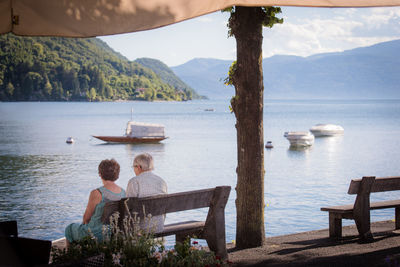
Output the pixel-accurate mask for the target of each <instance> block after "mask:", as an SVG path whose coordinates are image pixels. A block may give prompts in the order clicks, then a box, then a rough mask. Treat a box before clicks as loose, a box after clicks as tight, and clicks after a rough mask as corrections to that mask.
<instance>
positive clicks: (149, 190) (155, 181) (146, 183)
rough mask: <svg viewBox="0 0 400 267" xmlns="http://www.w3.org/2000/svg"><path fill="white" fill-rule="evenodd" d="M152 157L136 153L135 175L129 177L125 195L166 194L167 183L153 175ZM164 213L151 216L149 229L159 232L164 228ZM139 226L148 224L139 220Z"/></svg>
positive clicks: (143, 226)
mask: <svg viewBox="0 0 400 267" xmlns="http://www.w3.org/2000/svg"><path fill="white" fill-rule="evenodd" d="M153 169H154V161H153V157H152V156H151V155H150V154H147V153H144V154H140V155H137V156H136V157H135V159H134V160H133V171H134V172H135V174H136V176H135V177H133V178H131V179H130V180H129V182H128V186H127V188H126V196H127V197H148V196H154V195H159V194H167V184H166V183H165V181H164V180H163V179H162V178H161V177H159V176H157V175H155V174H154V173H153V172H152V170H153ZM164 219H165V215H158V216H154V217H152V218H151V224H150V225H151V228H152V229H151V230H154V231H155V232H161V231H162V230H163V228H164ZM140 225H141V227H142V228H145V227H147V226H148V224H144V222H141V224H140ZM153 227H154V228H153Z"/></svg>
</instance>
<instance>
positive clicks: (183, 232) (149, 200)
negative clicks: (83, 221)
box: [102, 186, 231, 258]
mask: <svg viewBox="0 0 400 267" xmlns="http://www.w3.org/2000/svg"><path fill="white" fill-rule="evenodd" d="M230 191H231V187H230V186H218V187H215V188H210V189H203V190H195V191H188V192H181V193H175V194H165V195H157V196H152V197H144V198H128V202H127V205H128V208H129V212H131V213H132V212H137V213H138V214H139V216H140V217H141V218H143V210H145V212H146V215H147V214H151V215H152V216H156V215H162V214H167V213H172V212H178V211H185V210H192V209H199V208H205V207H209V209H208V214H207V218H206V220H205V221H184V222H179V223H174V224H168V225H164V230H163V231H162V232H160V233H156V234H155V236H156V237H163V236H169V235H175V240H176V242H184V241H185V239H186V238H187V237H189V238H190V237H194V236H195V237H196V238H199V239H205V240H206V241H207V244H208V247H209V248H210V250H211V251H213V252H214V253H215V254H216V255H218V256H220V257H222V258H227V255H228V254H227V251H226V240H225V205H226V203H227V201H228V197H229V193H230ZM125 200H126V198H124V199H121V200H120V201H112V202H108V203H106V205H105V206H104V212H103V216H102V221H103V222H104V223H105V224H107V223H109V218H110V216H111V215H112V214H113V213H115V212H119V220H120V222H119V225H122V224H121V223H122V219H123V218H124V217H125V216H126V207H125V203H124V202H125Z"/></svg>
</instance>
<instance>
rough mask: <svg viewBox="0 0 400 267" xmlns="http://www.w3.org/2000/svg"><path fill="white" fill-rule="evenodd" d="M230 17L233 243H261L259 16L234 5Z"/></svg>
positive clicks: (253, 9) (258, 10)
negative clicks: (235, 163) (233, 63)
mask: <svg viewBox="0 0 400 267" xmlns="http://www.w3.org/2000/svg"><path fill="white" fill-rule="evenodd" d="M233 16H234V17H233V19H231V21H230V26H231V29H232V34H233V35H234V36H235V38H236V47H237V62H236V70H235V71H234V74H233V81H232V82H233V84H234V86H235V91H236V96H235V97H234V98H233V99H232V103H231V104H232V108H233V111H234V113H235V116H236V129H237V149H238V152H237V153H238V167H237V170H236V171H237V175H238V178H237V186H236V193H237V198H236V210H237V219H236V223H237V226H236V247H237V248H239V249H243V248H251V247H257V246H262V245H263V243H264V241H265V229H264V130H263V91H264V85H263V74H262V38H263V37H262V18H263V13H262V10H261V8H260V7H236V10H235V13H234V14H233Z"/></svg>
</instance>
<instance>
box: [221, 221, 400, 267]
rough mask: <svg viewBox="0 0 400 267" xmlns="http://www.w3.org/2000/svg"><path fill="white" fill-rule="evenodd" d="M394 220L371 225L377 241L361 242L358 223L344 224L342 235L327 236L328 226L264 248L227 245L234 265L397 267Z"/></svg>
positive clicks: (270, 241) (399, 239)
mask: <svg viewBox="0 0 400 267" xmlns="http://www.w3.org/2000/svg"><path fill="white" fill-rule="evenodd" d="M394 227H395V226H394V221H381V222H374V223H372V224H371V229H372V233H373V235H374V240H373V241H372V242H368V243H366V242H361V241H360V240H359V238H358V236H357V234H358V233H357V228H356V227H355V225H351V226H345V227H343V238H342V239H340V240H337V241H334V240H330V239H329V238H328V236H329V231H328V229H323V230H316V231H310V232H302V233H297V234H291V235H284V236H275V237H269V238H267V239H266V243H265V245H264V246H262V247H258V248H252V249H245V250H238V251H235V249H234V248H233V245H232V244H228V248H229V250H228V252H229V260H230V261H232V262H233V266H398V267H400V230H394V229H395V228H394Z"/></svg>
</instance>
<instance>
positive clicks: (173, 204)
mask: <svg viewBox="0 0 400 267" xmlns="http://www.w3.org/2000/svg"><path fill="white" fill-rule="evenodd" d="M220 188H222V189H223V190H229V191H230V186H221V187H220ZM214 192H215V188H210V189H202V190H195V191H188V192H181V193H174V194H165V195H157V196H151V197H144V198H128V202H127V204H128V207H129V211H130V212H133V211H134V212H138V215H139V216H140V217H142V216H143V207H145V210H144V212H145V214H146V215H147V214H151V215H152V216H156V215H161V214H166V213H171V212H178V211H184V210H191V209H199V208H205V207H209V206H210V203H211V200H212V198H213V196H214ZM125 200H126V198H125V199H121V200H120V201H112V202H108V203H106V204H105V206H104V212H103V216H102V221H103V222H106V223H107V222H108V219H109V217H110V216H111V215H112V214H113V213H114V212H116V211H118V209H120V207H124V203H123V202H124V201H125Z"/></svg>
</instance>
